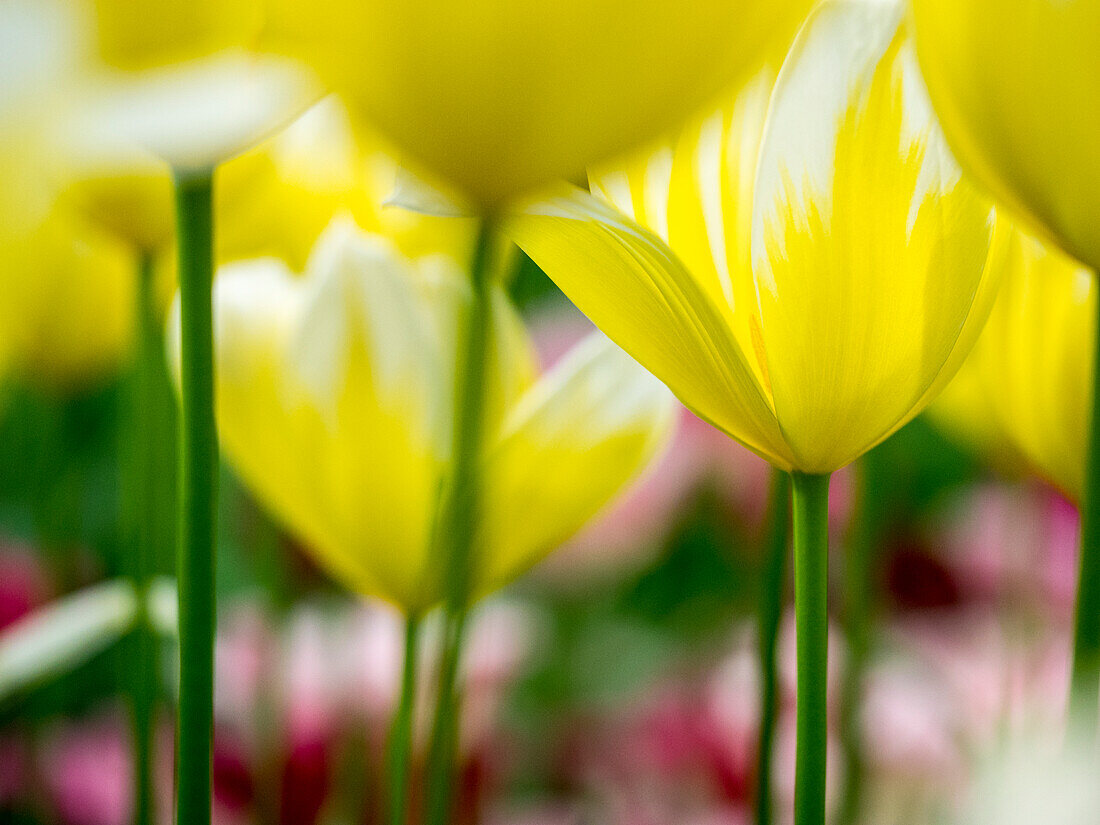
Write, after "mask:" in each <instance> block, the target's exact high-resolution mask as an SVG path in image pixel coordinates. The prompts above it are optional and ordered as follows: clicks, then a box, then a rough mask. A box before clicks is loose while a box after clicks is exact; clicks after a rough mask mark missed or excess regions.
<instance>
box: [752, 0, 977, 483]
mask: <svg viewBox="0 0 1100 825" xmlns="http://www.w3.org/2000/svg"><path fill="white" fill-rule="evenodd" d="M901 19H902V15H901V5H900V4H896V3H886V2H861V1H860V0H830V1H829V2H825V3H823V4H822V5H821V6H819V7H818V10H817V11H816V12H815V13H814V14H813V15H812V16H811V18H810V20H809V21H808V22H807V24H806V26H805V27H804V29H803V31H802V32H801V34H800V35H799V38H798V40H797V41H796V44H795V46H794V48H793V49H792V51H791V54H790V55H789V56H788V59H787V62H786V63H785V65H784V67H783V70H782V71H781V73H780V77H779V80H778V82H777V86H776V90H775V93H774V95H773V98H772V108H771V111H770V113H769V116H768V125H767V129H766V133H765V136H764V141H763V145H762V148H761V157H760V168H759V171H758V174H757V183H756V197H755V203H754V219H753V237H752V257H753V269H754V272H755V275H756V282H757V290H758V295H759V300H760V310H761V318H762V325H761V326H762V338H763V345H764V351H765V353H766V357H767V363H768V374H769V376H770V379H771V387H772V393H773V399H774V404H775V410H776V415H777V417H778V419H779V423H780V426H781V428H782V430H783V433H784V435H785V436H786V438H787V440H788V443H789V444H790V447H791V449H792V451H793V452H794V454H795V457H796V464H797V466H798V468H799V469H800V470H802V471H804V472H813V473H827V472H832V471H834V470H837V469H839V468H840V467H842V466H844V465H846V464H848V463H850V462H851V461H853V460H854V459H855V458H857V457H858V456H859V455H860V454H862V453H863V452H865V451H866V450H867V449H869V448H870V447H872V446H874V444H876V443H878V442H879V441H881V440H882V439H883V438H885V437H886V436H887V435H889V434H890V433H891V432H893V431H894V430H896V429H897V428H898V427H899V426H901V425H902V424H903V423H904V422H905V421H907V420H909V419H910V418H912V417H913V416H914V415H916V414H917V413H918V412H919V411H920V410H921V408H922V407H923V405H925V404H927V403H928V402H929V401H930V400H931V398H932V396H933V391H934V390H935V389H938V388H939V387H940V386H942V383H941V376H943V374H944V373H945V365H948V362H949V360H951V356H952V353H953V352H956V353H958V357H959V358H961V355H963V354H965V351H966V346H965V345H966V344H969V343H971V342H972V339H973V331H974V330H975V329H977V328H980V324H981V322H982V321H983V320H984V312H985V311H987V309H988V300H987V297H988V295H989V294H990V293H988V292H982V290H981V287H982V277H983V273H984V265H985V260H986V257H987V254H988V249H989V243H990V235H991V231H992V212H991V209H990V207H989V205H988V204H986V203H985V202H984V201H983V200H982V199H981V198H980V197H978V196H977V195H976V193H975V192H974V191H973V190H972V189H971V188H970V187H969V186H968V185H967V184H966V182H965V181H963V180H962V179H961V173H960V171H959V170H958V168H957V166H956V164H955V163H954V161H953V159H952V158H951V156H950V153H949V152H948V150H947V148H946V144H945V142H944V140H943V137H942V134H941V133H940V132H939V129H938V126H937V125H936V124H935V121H934V119H933V117H932V114H931V107H930V105H929V104H928V101H927V96H926V94H925V92H924V89H923V86H922V84H921V81H920V77H919V73H918V71H917V69H916V61H915V56H914V55H913V52H912V49H911V46H910V45H909V43H908V41H906V40H905V35H904V31H899V26H900V22H901ZM979 293H981V295H979ZM979 297H983V300H977V299H978V298H979ZM968 321H969V322H970V323H972V324H975V325H976V326H968ZM964 328H966V329H967V330H968V332H967V334H966V335H965V336H964V335H963V334H962V333H963V330H964ZM960 342H961V343H962V344H963V346H961V347H959V344H960ZM957 347H958V348H957ZM957 366H958V361H952V363H951V364H950V365H949V369H948V370H946V372H947V373H948V374H947V375H946V377H943V378H942V380H946V378H949V377H950V370H951V369H955V368H957Z"/></svg>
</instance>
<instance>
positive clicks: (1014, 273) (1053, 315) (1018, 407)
mask: <svg viewBox="0 0 1100 825" xmlns="http://www.w3.org/2000/svg"><path fill="white" fill-rule="evenodd" d="M1010 244H1011V246H1010V250H1009V254H1008V255H1007V257H1006V259H1005V260H1004V263H1003V266H1004V270H1005V273H1004V276H1003V277H1004V285H1003V287H1002V288H1001V292H1000V295H999V296H998V298H997V301H996V303H995V304H994V308H993V312H992V313H991V314H990V317H989V322H988V324H987V326H986V330H985V332H983V333H982V336H981V339H980V340H979V343H978V346H977V348H976V350H975V353H974V356H973V357H974V361H975V364H974V366H975V367H976V368H977V369H979V370H980V373H981V376H982V378H983V379H984V387H985V389H986V392H987V393H989V397H990V398H991V399H992V402H993V404H994V406H995V412H996V418H995V422H996V426H997V427H999V428H1000V429H1002V430H1003V431H1004V432H1005V433H1006V434H1007V435H1008V436H1009V438H1010V439H1011V441H1012V443H1013V444H1014V445H1015V446H1016V448H1017V449H1018V450H1019V452H1020V453H1021V454H1022V456H1023V457H1024V459H1025V460H1026V461H1028V462H1029V463H1030V464H1031V465H1032V466H1033V467H1034V468H1036V469H1037V470H1038V471H1039V473H1040V474H1041V475H1043V476H1044V477H1045V478H1047V479H1048V480H1049V481H1051V482H1053V483H1054V485H1055V486H1057V487H1058V488H1059V489H1060V490H1062V492H1064V493H1065V494H1066V495H1068V496H1069V497H1070V498H1072V499H1073V500H1075V501H1080V500H1081V498H1082V495H1083V494H1084V490H1085V457H1084V451H1083V450H1082V446H1083V445H1084V444H1085V440H1086V432H1087V427H1088V419H1089V408H1090V406H1091V403H1092V398H1091V392H1090V387H1091V384H1090V382H1089V380H1088V378H1089V376H1090V375H1091V374H1092V360H1091V353H1092V351H1093V350H1092V347H1093V339H1094V338H1095V337H1096V323H1095V309H1096V286H1095V285H1094V283H1093V278H1092V275H1091V274H1090V273H1089V271H1088V270H1087V269H1084V268H1083V267H1081V266H1080V265H1079V264H1077V263H1076V262H1075V261H1073V260H1072V259H1070V258H1068V257H1066V256H1065V255H1064V254H1062V253H1061V252H1058V251H1057V250H1054V249H1051V248H1050V247H1048V246H1046V245H1044V244H1042V243H1040V242H1039V241H1036V240H1034V239H1032V238H1030V237H1028V236H1026V235H1025V234H1024V233H1022V232H1021V231H1019V230H1016V231H1015V232H1013V234H1012V238H1011V241H1010Z"/></svg>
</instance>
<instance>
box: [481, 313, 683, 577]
mask: <svg viewBox="0 0 1100 825" xmlns="http://www.w3.org/2000/svg"><path fill="white" fill-rule="evenodd" d="M676 409H677V406H676V403H675V400H674V399H673V397H672V394H671V393H669V391H668V390H667V389H666V388H665V387H664V386H663V385H662V384H661V383H660V382H659V381H657V380H656V379H655V378H654V377H653V376H652V375H650V374H649V373H647V372H646V371H645V370H644V369H642V368H641V367H640V366H639V365H638V364H637V363H636V362H635V361H633V360H632V359H631V358H630V357H629V356H627V355H626V354H625V353H624V352H623V351H622V350H621V349H619V348H618V347H617V346H615V345H614V344H612V343H611V342H610V341H608V340H607V339H606V338H605V337H604V336H603V335H601V334H599V333H593V334H592V335H591V336H589V337H588V338H587V339H585V340H584V341H582V342H581V343H580V344H578V345H577V346H576V347H574V349H573V350H572V351H571V352H570V353H569V354H567V355H566V356H565V358H563V359H562V360H561V361H560V362H559V363H558V364H557V366H556V367H555V368H554V369H553V370H552V371H551V372H549V373H548V374H547V375H545V376H544V377H543V378H542V379H541V380H540V381H539V382H538V383H537V384H536V385H535V386H534V387H532V388H531V389H530V390H529V391H528V392H527V394H526V395H524V396H523V397H522V398H521V399H520V400H519V402H518V403H517V404H516V405H515V407H514V408H513V409H512V411H511V413H510V414H509V416H508V418H507V419H506V420H505V421H504V424H503V429H502V434H501V436H500V440H499V443H497V445H496V446H495V447H493V448H491V449H490V452H489V454H488V456H487V458H486V463H485V476H484V481H485V495H486V502H485V508H484V516H485V520H484V522H483V523H482V525H481V534H480V539H479V542H478V546H479V547H480V548H481V552H483V553H485V557H484V559H483V560H482V563H480V564H477V565H476V569H477V577H478V589H479V590H480V591H482V592H488V591H491V590H494V589H496V588H498V587H500V586H502V585H504V584H506V583H507V582H509V581H510V580H512V579H513V578H515V577H516V576H518V575H520V574H521V573H523V572H524V571H525V570H527V569H528V568H529V567H531V566H532V565H534V564H535V563H537V562H538V561H540V560H541V559H542V558H543V557H544V556H545V555H546V554H547V553H549V552H550V551H551V550H553V549H555V548H556V547H558V546H559V545H561V544H562V543H563V542H564V541H565V540H566V539H568V538H569V537H570V536H571V535H573V533H575V532H576V531H577V530H578V529H579V528H580V527H582V526H583V525H584V524H585V523H586V522H588V521H589V520H590V519H591V518H592V517H593V516H594V515H595V514H596V513H597V512H598V511H600V510H601V509H602V508H603V506H604V505H605V504H607V503H608V502H609V501H610V500H611V499H612V498H613V497H614V496H615V495H616V494H617V493H618V492H619V491H620V490H622V489H623V488H624V487H625V486H626V484H627V483H628V482H629V481H630V480H632V479H633V478H635V477H636V476H637V475H638V474H639V472H641V470H642V469H643V468H644V467H646V466H647V465H648V464H649V462H650V461H651V460H652V459H653V458H654V456H655V455H656V453H657V451H658V450H660V449H661V448H662V447H663V446H664V445H665V443H666V442H667V440H668V436H669V435H670V434H671V431H672V426H673V423H674V421H675V420H676V418H675V416H676Z"/></svg>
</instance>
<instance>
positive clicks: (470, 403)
mask: <svg viewBox="0 0 1100 825" xmlns="http://www.w3.org/2000/svg"><path fill="white" fill-rule="evenodd" d="M493 243H494V227H493V221H492V220H491V219H488V218H487V219H485V220H484V221H483V222H482V224H481V227H480V229H479V232H478V238H477V243H476V246H475V250H474V256H473V261H472V263H471V266H470V293H471V295H470V307H469V311H468V312H467V313H466V318H465V319H464V323H463V324H462V325H461V327H460V332H459V340H458V360H457V364H456V370H457V371H456V376H457V377H456V382H455V409H454V451H453V459H452V467H451V478H450V483H449V484H448V488H447V492H446V494H445V495H444V499H443V502H444V504H443V508H442V511H441V513H440V517H439V526H440V529H439V531H438V533H437V535H438V537H439V541H440V546H441V547H442V548H443V549H444V551H445V552H446V557H445V560H444V564H443V570H444V573H445V579H444V581H445V583H446V593H447V595H446V612H447V622H446V631H445V633H444V647H443V653H442V660H441V664H440V670H439V690H438V693H437V695H436V710H435V717H434V720H433V723H432V733H431V741H430V743H429V746H428V764H427V782H428V784H427V819H426V821H427V823H428V825H445V823H446V822H447V820H448V814H449V812H450V808H451V796H452V790H453V785H454V766H455V748H456V740H457V738H458V737H457V726H458V723H457V718H458V707H457V706H458V702H459V696H458V691H457V690H456V682H457V675H458V665H459V661H460V659H461V652H462V640H463V636H464V630H465V623H466V612H467V609H468V607H469V602H470V596H471V593H470V585H471V582H470V577H471V571H472V570H473V568H474V559H473V555H474V552H475V547H474V534H475V532H476V529H477V522H478V508H479V507H480V505H481V501H480V490H479V479H478V475H479V474H478V458H479V456H480V455H481V444H482V438H483V434H482V425H483V419H484V407H485V383H486V381H485V377H486V376H485V373H486V365H487V362H488V358H489V352H490V348H491V343H492V342H491V338H492V298H491V288H490V284H491V276H492V271H493V266H494V263H493V260H492V258H493V255H492V253H493Z"/></svg>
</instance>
